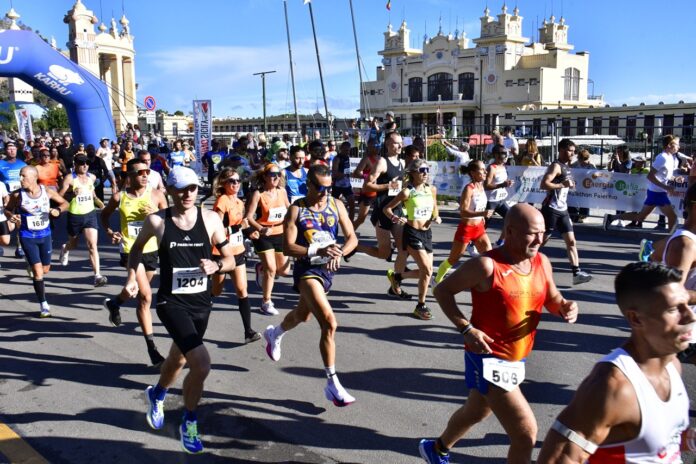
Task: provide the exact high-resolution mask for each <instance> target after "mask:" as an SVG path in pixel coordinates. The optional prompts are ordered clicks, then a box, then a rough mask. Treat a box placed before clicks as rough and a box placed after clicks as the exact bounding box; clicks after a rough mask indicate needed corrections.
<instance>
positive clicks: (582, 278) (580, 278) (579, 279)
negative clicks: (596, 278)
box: [573, 271, 592, 285]
mask: <svg viewBox="0 0 696 464" xmlns="http://www.w3.org/2000/svg"><path fill="white" fill-rule="evenodd" d="M590 280H592V275H591V274H588V273H587V272H585V271H580V272H578V273H577V274H575V275H574V276H573V285H578V284H584V283H585V282H589V281H590Z"/></svg>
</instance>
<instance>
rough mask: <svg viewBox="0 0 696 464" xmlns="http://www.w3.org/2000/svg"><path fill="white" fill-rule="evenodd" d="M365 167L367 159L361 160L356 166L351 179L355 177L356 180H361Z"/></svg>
mask: <svg viewBox="0 0 696 464" xmlns="http://www.w3.org/2000/svg"><path fill="white" fill-rule="evenodd" d="M365 165H367V157H365V158H362V159H361V160H360V161H359V162H358V165H357V166H356V167H355V171H353V174H352V175H351V176H352V177H355V178H356V179H361V178H362V172H363V170H364V169H365Z"/></svg>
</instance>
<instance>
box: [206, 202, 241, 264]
mask: <svg viewBox="0 0 696 464" xmlns="http://www.w3.org/2000/svg"><path fill="white" fill-rule="evenodd" d="M201 213H202V214H203V221H204V222H205V228H206V229H207V230H208V233H209V236H210V245H211V246H217V245H223V246H222V247H219V248H218V251H219V252H220V255H221V256H222V259H221V260H220V261H219V264H218V263H217V262H215V261H213V260H210V259H202V260H201V269H202V270H203V271H204V272H205V273H206V274H207V275H210V274H214V273H216V272H218V273H227V272H231V271H233V270H234V268H235V259H234V255H233V254H232V247H231V246H229V244H227V243H226V242H227V234H226V233H225V226H224V225H223V223H222V219H221V218H220V216H218V214H217V213H215V212H213V211H209V210H207V209H201Z"/></svg>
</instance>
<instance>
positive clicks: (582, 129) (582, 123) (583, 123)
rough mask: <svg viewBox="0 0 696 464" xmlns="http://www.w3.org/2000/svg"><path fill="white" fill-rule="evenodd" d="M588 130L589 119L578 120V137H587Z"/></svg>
mask: <svg viewBox="0 0 696 464" xmlns="http://www.w3.org/2000/svg"><path fill="white" fill-rule="evenodd" d="M586 129H587V118H578V130H577V132H578V135H585V134H586Z"/></svg>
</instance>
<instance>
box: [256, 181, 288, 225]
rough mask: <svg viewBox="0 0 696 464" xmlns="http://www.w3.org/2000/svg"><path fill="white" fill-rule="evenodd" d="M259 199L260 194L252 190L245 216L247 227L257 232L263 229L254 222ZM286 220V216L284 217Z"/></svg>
mask: <svg viewBox="0 0 696 464" xmlns="http://www.w3.org/2000/svg"><path fill="white" fill-rule="evenodd" d="M260 198H261V194H260V193H259V191H258V190H254V193H252V194H251V198H250V199H249V204H248V205H247V214H246V218H247V220H248V221H249V225H251V227H253V228H254V230H256V231H257V232H261V229H263V228H264V227H263V226H262V225H261V224H259V223H258V222H256V218H255V217H254V216H256V208H257V207H258V206H259V199H260ZM286 218H287V216H286Z"/></svg>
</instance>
